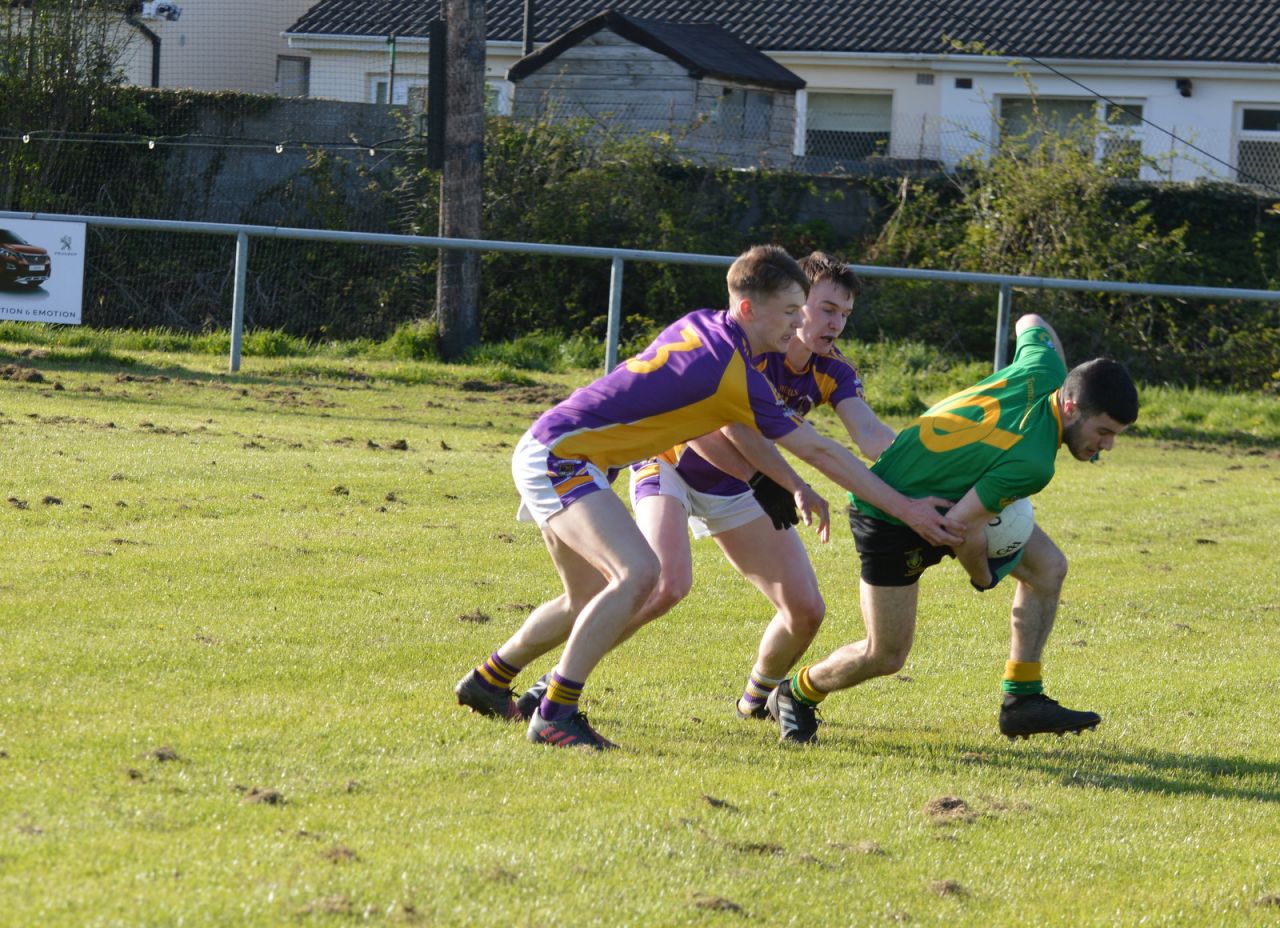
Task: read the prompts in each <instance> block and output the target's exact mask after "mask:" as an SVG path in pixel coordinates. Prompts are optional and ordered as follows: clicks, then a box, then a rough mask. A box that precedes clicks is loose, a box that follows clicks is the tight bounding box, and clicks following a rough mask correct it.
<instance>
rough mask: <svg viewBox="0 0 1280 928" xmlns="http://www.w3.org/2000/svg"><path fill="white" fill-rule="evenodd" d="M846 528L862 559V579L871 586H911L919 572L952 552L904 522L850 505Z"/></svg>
mask: <svg viewBox="0 0 1280 928" xmlns="http://www.w3.org/2000/svg"><path fill="white" fill-rule="evenodd" d="M849 527H850V528H851V529H853V541H854V544H856V545H857V546H858V556H859V557H860V558H862V579H863V580H865V581H866V582H867V583H869V584H870V585H871V586H911V585H912V584H913V583H915V582H917V581H918V580H919V579H920V575H921V574H922V573H924V572H925V570H927V569H928V568H930V567H932V566H933V565H934V564H937V563H938V562H939V561H941V560H942V559H943V558H944V557H954V556H955V552H953V551H952V550H951V549H950V548H948V547H946V546H945V545H931V544H929V542H927V541H925V540H924V539H923V538H921V537H920V536H919V535H917V534H916V533H915V532H914V531H912V530H911V529H910V528H908V527H907V526H905V525H898V524H896V523H894V522H886V521H884V520H883V519H874V518H872V517H871V516H864V515H863V514H862V513H860V512H858V510H856V509H854V508H853V507H852V506H850V507H849Z"/></svg>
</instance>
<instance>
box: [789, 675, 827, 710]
mask: <svg viewBox="0 0 1280 928" xmlns="http://www.w3.org/2000/svg"><path fill="white" fill-rule="evenodd" d="M810 666H812V665H810ZM791 695H792V696H793V697H794V698H795V699H796V700H797V701H798V702H801V703H803V704H804V705H806V706H817V705H818V704H819V703H820V702H822V700H824V699H826V698H827V694H826V693H824V692H822V690H820V689H818V688H817V687H816V686H814V685H813V681H812V680H810V679H809V667H801V668H800V669H799V670H798V671H796V673H795V675H794V676H792V677H791Z"/></svg>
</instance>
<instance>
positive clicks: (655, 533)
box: [618, 495, 693, 644]
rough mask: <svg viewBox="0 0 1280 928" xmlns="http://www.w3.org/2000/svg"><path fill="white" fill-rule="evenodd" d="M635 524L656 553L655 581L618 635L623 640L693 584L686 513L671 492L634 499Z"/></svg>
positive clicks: (677, 599)
mask: <svg viewBox="0 0 1280 928" xmlns="http://www.w3.org/2000/svg"><path fill="white" fill-rule="evenodd" d="M635 510H636V525H637V526H639V528H640V533H641V534H642V535H644V537H645V539H646V540H647V541H648V542H649V547H650V548H652V549H653V553H654V554H655V555H657V557H658V583H657V585H656V586H655V587H654V588H653V592H652V593H650V594H649V598H648V599H647V600H645V603H644V605H643V606H641V607H640V611H639V612H637V613H636V614H635V615H634V616H632V618H631V621H630V622H628V623H627V627H626V628H625V629H624V630H623V632H622V635H621V636H620V637H619V638H618V644H621V643H622V642H623V641H626V640H627V639H628V638H630V637H631V636H632V635H634V634H635V633H636V632H637V631H639V630H640V629H641V628H643V627H644V626H645V625H646V624H648V623H649V622H652V621H653V620H654V619H657V618H660V617H661V616H664V615H666V614H667V613H668V612H669V611H671V609H672V607H674V606H675V605H676V603H678V602H680V600H682V599H684V598H685V597H686V596H688V595H689V590H691V589H692V588H693V554H692V552H691V551H690V550H689V514H688V513H687V512H686V511H685V508H684V505H683V504H682V503H681V502H680V501H679V500H678V499H676V498H675V497H674V496H665V495H657V496H646V497H645V498H644V499H642V500H640V501H639V502H638V503H636V506H635Z"/></svg>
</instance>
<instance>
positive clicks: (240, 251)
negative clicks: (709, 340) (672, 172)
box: [0, 210, 1280, 373]
mask: <svg viewBox="0 0 1280 928" xmlns="http://www.w3.org/2000/svg"><path fill="white" fill-rule="evenodd" d="M0 219H39V220H46V221H50V222H82V223H85V224H86V225H89V226H99V227H104V228H117V229H141V230H151V231H157V232H191V233H203V234H209V235H226V236H234V237H235V241H236V251H235V265H234V268H235V278H234V287H233V296H232V304H231V354H230V360H229V369H230V370H231V371H232V372H233V373H234V372H235V371H238V370H239V369H240V348H241V340H242V337H243V334H244V306H245V282H246V278H247V269H248V261H249V242H250V239H251V238H263V239H282V238H283V239H297V240H300V241H321V242H344V243H349V244H366V245H392V246H402V247H413V248H423V247H427V248H441V249H450V250H460V251H479V252H485V251H489V252H516V253H521V254H533V255H549V256H555V257H564V258H596V259H601V260H607V261H609V262H610V263H611V274H610V279H609V307H608V326H607V329H606V334H605V339H606V345H605V370H606V371H608V370H612V369H613V368H614V366H615V365H617V363H618V343H619V340H620V333H619V327H620V323H621V315H622V287H623V273H624V264H625V262H627V261H647V262H668V263H672V264H688V265H701V266H704V267H728V266H729V265H730V264H732V263H733V260H734V258H733V256H725V255H699V254H687V253H684V252H670V251H646V250H642V249H627V248H598V247H594V246H590V245H549V244H543V243H538V242H503V241H492V240H488V239H456V238H440V237H437V236H428V235H396V234H391V233H380V232H345V231H337V230H331V229H295V228H282V227H277V226H256V225H238V224H234V223H216V222H183V221H178V220H165V219H132V218H124V217H111V216H75V215H64V214H53V213H20V212H13V211H9V210H0ZM852 267H853V269H854V270H855V271H856V272H857V273H858V274H859V275H860V276H862V277H870V278H875V277H882V278H890V279H899V280H918V281H920V280H925V281H940V282H946V283H954V284H978V285H984V286H992V287H995V288H997V293H998V296H997V304H996V331H995V350H994V352H993V359H992V364H993V369H994V370H999V369H1000V368H1002V367H1004V366H1005V364H1006V363H1007V360H1008V343H1009V322H1010V319H1011V318H1012V316H1013V291H1014V288H1015V287H1018V288H1022V289H1043V290H1074V291H1087V292H1095V293H1128V294H1135V295H1144V296H1164V297H1174V298H1180V299H1210V300H1213V299H1218V300H1255V301H1263V302H1275V303H1280V290H1249V289H1241V288H1231V287H1187V286H1177V285H1172V284H1150V283H1129V282H1123V281H1106V280H1070V279H1066V278H1057V277H1019V276H1015V275H1010V274H983V273H971V272H965V271H937V270H927V269H919V268H903V267H877V266H874V265H863V264H855V265H852Z"/></svg>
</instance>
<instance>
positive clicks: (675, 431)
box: [532, 309, 800, 469]
mask: <svg viewBox="0 0 1280 928" xmlns="http://www.w3.org/2000/svg"><path fill="white" fill-rule="evenodd" d="M730 422H740V423H742V424H743V425H748V426H750V427H752V428H754V429H757V430H758V431H759V432H760V433H761V434H762V435H764V436H765V437H766V438H770V439H776V438H781V437H782V436H784V435H786V434H788V433H789V432H791V431H792V430H793V429H795V428H796V427H797V426H798V425H799V424H800V420H799V419H798V418H797V417H796V416H795V415H794V414H793V413H792V412H791V411H790V410H789V409H787V407H786V406H785V405H783V403H782V401H781V400H779V399H778V395H777V394H776V393H775V392H774V390H773V387H772V386H770V385H769V381H767V380H766V379H765V378H764V375H763V374H761V373H760V372H759V371H757V370H756V369H755V368H754V367H752V366H751V354H750V347H749V343H748V342H747V336H746V333H745V332H743V331H742V328H741V326H739V325H738V323H736V322H735V321H733V319H731V318H730V317H729V314H728V312H725V311H723V310H720V311H716V310H710V309H699V310H696V311H694V312H692V313H689V315H687V316H685V317H683V318H682V319H678V320H676V321H675V322H674V323H672V324H671V325H669V326H667V328H666V329H664V330H663V331H662V334H660V335H659V336H658V337H657V338H656V339H654V341H653V344H651V345H650V346H649V347H648V348H646V349H645V350H644V351H643V352H641V353H640V354H638V355H636V356H635V357H634V358H631V359H630V360H629V361H626V362H625V363H623V364H619V365H618V366H617V367H616V368H614V369H613V370H612V371H610V372H609V373H608V374H605V375H604V376H603V377H601V378H599V379H598V380H596V381H595V382H594V383H591V384H588V385H587V386H585V387H580V388H579V389H577V390H575V391H574V392H573V394H572V395H571V396H570V397H569V398H568V399H567V400H565V401H563V402H562V403H559V404H558V405H556V406H554V407H552V408H551V409H549V410H547V412H545V413H543V414H542V416H541V418H539V419H538V421H537V422H535V423H534V424H533V429H532V431H533V437H534V438H536V439H537V440H538V441H540V442H542V444H544V445H546V446H547V448H548V449H550V451H551V453H552V454H553V455H554V456H555V457H558V458H567V459H571V460H583V461H590V462H591V463H592V464H595V465H596V466H597V467H599V468H602V469H603V468H610V467H622V466H625V465H627V464H631V463H632V462H634V461H640V460H643V459H645V458H650V457H653V456H654V455H656V454H659V453H661V452H663V451H665V450H667V449H669V448H672V447H674V446H675V445H677V444H678V443H679V442H682V441H687V440H688V439H690V438H696V437H697V436H699V435H705V434H706V433H708V432H713V431H715V430H716V429H718V428H720V427H721V426H724V425H728V424H729V423H730Z"/></svg>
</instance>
